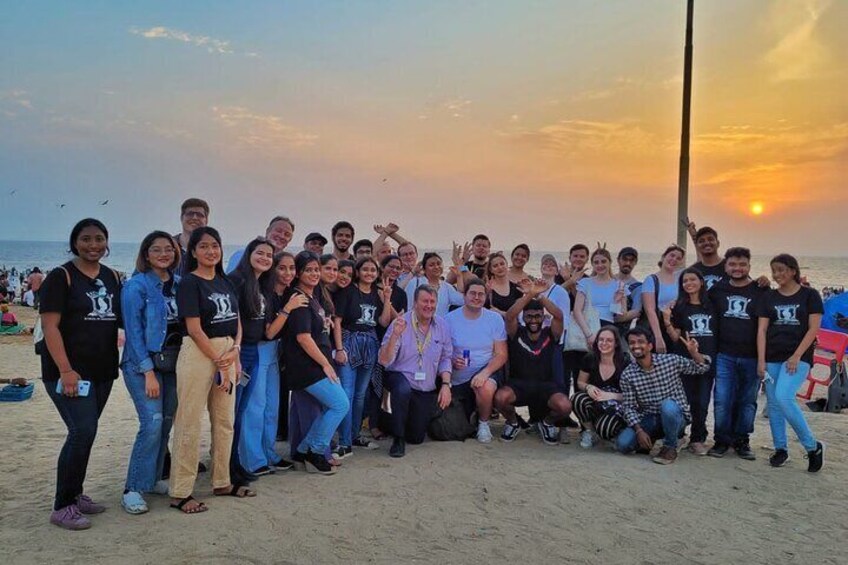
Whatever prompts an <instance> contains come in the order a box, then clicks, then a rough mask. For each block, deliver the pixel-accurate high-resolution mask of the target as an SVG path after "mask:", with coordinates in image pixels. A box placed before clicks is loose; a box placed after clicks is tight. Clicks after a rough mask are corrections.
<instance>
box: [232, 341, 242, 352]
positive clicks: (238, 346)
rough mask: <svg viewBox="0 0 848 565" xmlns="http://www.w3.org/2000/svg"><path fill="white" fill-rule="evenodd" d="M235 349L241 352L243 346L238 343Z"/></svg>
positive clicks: (234, 346)
mask: <svg viewBox="0 0 848 565" xmlns="http://www.w3.org/2000/svg"><path fill="white" fill-rule="evenodd" d="M233 349H238V350H239V351H241V344H238V343H237V344H235V345H233Z"/></svg>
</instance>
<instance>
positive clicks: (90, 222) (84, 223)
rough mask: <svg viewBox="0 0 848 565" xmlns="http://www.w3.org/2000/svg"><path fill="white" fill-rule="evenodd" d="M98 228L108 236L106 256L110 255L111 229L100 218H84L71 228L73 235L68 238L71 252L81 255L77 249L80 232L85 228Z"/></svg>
mask: <svg viewBox="0 0 848 565" xmlns="http://www.w3.org/2000/svg"><path fill="white" fill-rule="evenodd" d="M92 227H93V228H97V229H99V230H100V231H102V232H103V235H104V236H105V237H106V254H105V255H104V257H108V256H109V230H107V229H106V226H105V225H104V224H103V222H101V221H100V220H97V219H95V218H83V219H82V220H80V221H78V222H77V223H76V225H75V226H74V227H73V228H72V229H71V236H70V238H68V249H69V250H70V252H71V253H73V254H74V255H76V256H77V257H79V251H77V238H78V237H79V234H80V233H81V232H82V230H84V229H85V228H92Z"/></svg>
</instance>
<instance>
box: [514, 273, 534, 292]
mask: <svg viewBox="0 0 848 565" xmlns="http://www.w3.org/2000/svg"><path fill="white" fill-rule="evenodd" d="M534 284H535V283H534V282H533V280H532V279H530V278H529V277H528V278H524V279H521V280H520V281H518V289H519V290H520V291H521V292H523V293H524V294H530V293H531V292H533V285H534Z"/></svg>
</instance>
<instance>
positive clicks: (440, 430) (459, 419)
mask: <svg viewBox="0 0 848 565" xmlns="http://www.w3.org/2000/svg"><path fill="white" fill-rule="evenodd" d="M475 431H476V430H475V429H474V426H473V425H471V422H469V421H468V416H466V415H465V408H463V407H462V402H460V400H459V399H457V398H453V399H451V403H450V405H449V406H448V407H447V408H445V409H444V410H439V412H438V414H437V415H436V416H435V417H434V418H433V419H432V420H430V424H429V425H428V426H427V433H428V434H429V435H430V439H433V440H436V441H465V440H466V439H468V438H469V437H471V436H472V435H474V432H475Z"/></svg>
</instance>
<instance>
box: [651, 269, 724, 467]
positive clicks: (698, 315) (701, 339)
mask: <svg viewBox="0 0 848 565" xmlns="http://www.w3.org/2000/svg"><path fill="white" fill-rule="evenodd" d="M677 296H678V298H677V302H676V303H675V304H674V307H671V306H667V307H666V308H664V309H663V310H662V318H663V324H664V326H665V331H666V333H667V335H668V337H669V340H670V343H668V344H667V345H668V348H669V352H674V353H677V354H678V355H683V356H684V357H688V356H689V353H688V351H687V350H686V347H684V346H683V344H682V341H681V340H680V337H681V336H686V335H688V336H689V337H690V338H693V339H694V340H695V341H697V342H698V350H699V351H700V352H701V353H702V354H703V355H708V356H709V357H710V359H711V362H710V370H709V371H707V372H706V373H704V374H703V375H686V376H685V377H683V388H684V390H685V391H686V399H687V400H688V401H689V407H690V408H691V410H692V435H691V437H690V438H689V451H690V452H691V453H694V454H695V455H706V454H707V452H708V451H709V449H708V448H707V446H706V445H705V444H704V442H705V441H707V412H708V411H709V407H710V396H711V395H712V391H713V381H714V380H715V367H716V365H715V358H716V350H717V348H718V336H717V333H718V318H717V317H716V315H715V310H714V309H713V305H712V303H711V302H710V299H709V298H708V297H707V283H706V281H705V280H704V275H703V274H701V271H700V270H699V269H696V268H695V267H689V268H688V269H684V270H683V272H682V273H681V274H680V279H679V282H678V291H677Z"/></svg>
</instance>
